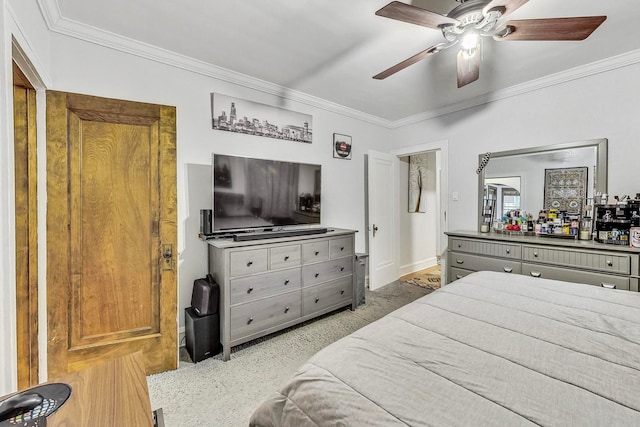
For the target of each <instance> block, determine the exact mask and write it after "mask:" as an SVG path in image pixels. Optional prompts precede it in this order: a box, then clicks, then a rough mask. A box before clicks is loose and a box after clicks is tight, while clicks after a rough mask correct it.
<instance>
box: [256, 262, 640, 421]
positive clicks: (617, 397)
mask: <svg viewBox="0 0 640 427" xmlns="http://www.w3.org/2000/svg"><path fill="white" fill-rule="evenodd" d="M639 344H640V294H638V293H635V292H629V291H617V290H610V289H603V288H598V287H595V286H589V285H582V284H572V283H566V282H558V281H552V280H545V279H533V278H530V277H526V276H520V275H511V274H505V273H493V272H479V273H474V274H472V275H470V276H467V277H465V278H463V279H460V280H458V281H456V282H454V283H452V284H450V285H447V286H445V287H443V288H442V289H440V290H438V291H435V292H433V293H432V294H430V295H427V296H425V297H423V298H421V299H419V300H417V301H415V302H413V303H411V304H409V305H407V306H405V307H403V308H401V309H399V310H396V311H395V312H393V313H390V314H389V315H387V316H385V317H384V318H382V319H380V320H378V321H376V322H374V323H372V324H370V325H368V326H366V327H364V328H362V329H360V330H358V331H356V332H355V333H353V334H351V335H349V336H347V337H345V338H343V339H341V340H339V341H337V342H336V343H334V344H332V345H330V346H328V347H326V348H325V349H323V350H322V351H320V352H319V353H317V354H316V355H315V356H313V357H312V358H311V359H310V360H309V361H308V362H307V363H306V364H304V365H303V366H302V367H301V368H300V369H299V371H298V373H297V374H296V375H295V376H294V377H293V378H291V379H290V380H289V381H288V382H287V383H286V384H285V385H284V386H283V387H282V389H281V390H280V391H279V393H277V394H275V395H274V396H273V397H271V398H269V399H268V400H266V401H265V402H263V403H262V404H261V405H260V406H259V407H258V408H257V409H256V411H255V413H254V414H253V416H252V418H251V425H252V426H264V427H267V426H292V427H293V426H296V427H298V426H316V425H317V426H385V427H386V426H401V425H411V426H483V427H484V426H530V425H544V426H612V427H613V426H615V427H622V426H640V345H639Z"/></svg>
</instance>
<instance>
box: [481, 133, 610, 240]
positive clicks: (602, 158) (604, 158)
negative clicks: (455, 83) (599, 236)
mask: <svg viewBox="0 0 640 427" xmlns="http://www.w3.org/2000/svg"><path fill="white" fill-rule="evenodd" d="M583 147H595V149H596V167H595V186H594V191H595V192H600V193H607V178H608V177H607V174H608V169H607V162H608V139H607V138H599V139H589V140H585V141H576V142H566V143H563V144H555V145H543V146H540V147H532V148H522V149H518V150H508V151H499V152H496V153H491V157H490V158H489V162H488V163H487V164H489V163H491V160H492V159H495V158H500V157H509V156H520V155H523V154H539V153H548V152H553V151H560V150H566V149H573V148H583ZM485 155H486V153H481V154H479V155H478V169H480V168H482V170H480V172H479V173H478V209H477V215H478V231H480V227H481V225H482V216H481V214H480V213H481V212H482V206H483V203H484V200H483V195H484V178H485V174H484V167H485V166H486V165H484V166H483V162H482V159H483V157H485Z"/></svg>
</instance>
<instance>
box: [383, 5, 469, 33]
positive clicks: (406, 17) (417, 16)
mask: <svg viewBox="0 0 640 427" xmlns="http://www.w3.org/2000/svg"><path fill="white" fill-rule="evenodd" d="M376 15H378V16H384V17H385V18H391V19H396V20H398V21H404V22H408V23H410V24H416V25H422V26H424V27H428V28H433V29H436V30H437V29H439V28H440V26H441V25H456V24H458V20H457V19H453V18H448V17H446V16H444V15H440V14H438V13H435V12H430V11H428V10H425V9H421V8H419V7H415V6H411V5H410V4H405V3H401V2H399V1H392V2H391V3H389V4H388V5H386V6H385V7H383V8H382V9H380V10H378V11H377V12H376Z"/></svg>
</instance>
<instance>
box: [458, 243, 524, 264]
mask: <svg viewBox="0 0 640 427" xmlns="http://www.w3.org/2000/svg"><path fill="white" fill-rule="evenodd" d="M449 250H451V251H456V252H467V253H471V254H477V255H487V256H492V257H500V258H511V259H520V257H521V256H522V245H519V244H513V243H495V242H483V241H478V240H467V239H453V238H452V239H451V247H450V248H449Z"/></svg>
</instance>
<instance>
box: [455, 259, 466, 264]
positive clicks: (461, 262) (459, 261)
mask: <svg viewBox="0 0 640 427" xmlns="http://www.w3.org/2000/svg"><path fill="white" fill-rule="evenodd" d="M456 262H457V263H458V264H464V260H463V259H457V260H456Z"/></svg>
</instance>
